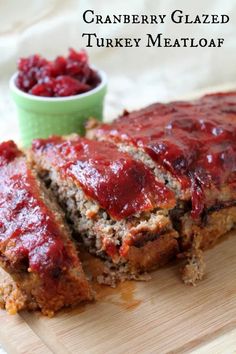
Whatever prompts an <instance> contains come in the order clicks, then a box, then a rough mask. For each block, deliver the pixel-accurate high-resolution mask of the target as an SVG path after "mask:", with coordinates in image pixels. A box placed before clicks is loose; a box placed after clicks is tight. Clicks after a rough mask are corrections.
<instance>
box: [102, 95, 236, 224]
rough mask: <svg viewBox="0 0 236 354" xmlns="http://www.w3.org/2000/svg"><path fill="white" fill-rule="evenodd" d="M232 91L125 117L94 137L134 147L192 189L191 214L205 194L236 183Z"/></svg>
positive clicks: (235, 99)
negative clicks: (212, 188) (131, 144)
mask: <svg viewBox="0 0 236 354" xmlns="http://www.w3.org/2000/svg"><path fill="white" fill-rule="evenodd" d="M235 128H236V92H232V93H227V94H223V93H220V94H214V95H207V96H204V97H203V98H202V99H199V100H198V101H195V102H172V103H169V104H154V105H151V106H149V107H147V108H145V109H142V110H140V111H136V112H133V113H125V114H124V115H123V116H122V117H120V118H118V119H117V120H116V121H115V122H114V123H112V124H111V125H109V124H103V125H102V126H101V127H100V128H99V129H98V130H97V133H96V134H97V136H98V137H108V138H109V139H113V140H114V141H116V142H119V141H123V142H128V143H133V144H134V145H135V146H138V147H141V148H143V149H144V150H145V151H146V152H147V153H148V155H149V156H150V157H151V158H152V159H153V160H154V161H155V162H156V163H157V165H158V166H159V167H161V168H164V169H166V170H168V171H169V172H170V173H171V174H172V175H173V176H174V177H175V178H177V179H178V180H179V182H180V183H181V185H182V188H183V190H185V189H187V188H190V189H191V194H192V215H193V217H198V216H199V215H200V214H201V212H202V211H203V208H204V204H205V196H204V194H205V192H204V191H205V189H206V188H210V187H211V186H215V187H216V188H217V187H219V186H220V185H222V184H224V183H228V184H229V182H230V183H231V184H232V185H233V183H234V185H235V182H236V129H235Z"/></svg>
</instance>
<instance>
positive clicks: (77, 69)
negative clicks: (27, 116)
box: [16, 49, 101, 97]
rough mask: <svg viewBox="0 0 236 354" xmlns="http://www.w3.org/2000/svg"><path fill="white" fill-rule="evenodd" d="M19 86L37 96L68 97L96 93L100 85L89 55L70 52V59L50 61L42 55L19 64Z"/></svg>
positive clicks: (68, 57)
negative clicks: (91, 66)
mask: <svg viewBox="0 0 236 354" xmlns="http://www.w3.org/2000/svg"><path fill="white" fill-rule="evenodd" d="M17 68H18V75H17V78H16V86H17V87H18V88H19V89H21V90H22V91H24V92H27V93H30V94H32V95H36V96H46V97H64V96H73V95H78V94H79V93H83V92H87V91H90V90H92V89H93V88H94V87H96V86H97V85H98V84H99V83H100V81H101V80H100V78H99V76H98V74H97V72H96V71H95V70H93V69H92V68H90V66H89V63H88V56H87V54H86V52H84V51H82V50H81V51H80V52H76V51H75V50H74V49H69V54H68V56H67V57H62V56H59V57H57V58H56V59H55V60H54V61H49V60H47V59H45V58H43V57H41V56H40V55H38V54H35V55H31V56H29V57H28V58H21V59H19V61H18V67H17Z"/></svg>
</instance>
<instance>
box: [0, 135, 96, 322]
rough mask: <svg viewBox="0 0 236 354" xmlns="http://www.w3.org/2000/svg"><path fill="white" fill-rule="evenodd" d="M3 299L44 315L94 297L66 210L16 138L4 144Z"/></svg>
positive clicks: (0, 199) (0, 153)
mask: <svg viewBox="0 0 236 354" xmlns="http://www.w3.org/2000/svg"><path fill="white" fill-rule="evenodd" d="M0 205H1V208H0V219H1V225H0V227H1V242H0V264H1V266H2V268H3V269H4V270H5V271H6V272H8V273H9V274H10V275H11V277H12V279H13V282H12V283H9V282H5V284H3V285H2V286H1V292H0V293H1V304H2V306H3V304H4V303H5V307H6V309H7V310H8V311H9V312H10V313H14V312H16V311H18V310H21V309H25V308H26V309H30V310H32V309H40V310H41V311H42V313H44V314H46V315H49V316H51V315H53V313H54V312H55V311H57V310H59V309H60V308H62V307H64V306H70V305H75V304H77V303H78V302H81V301H88V300H91V299H92V298H93V295H92V291H91V288H90V286H89V284H88V281H87V279H86V277H85V274H84V272H83V270H82V266H81V263H80V261H79V259H78V255H77V250H76V248H75V246H74V244H73V241H72V239H71V234H70V231H69V228H68V226H67V225H66V223H65V220H64V216H63V213H62V211H61V210H60V209H59V207H58V206H57V204H56V203H55V201H54V197H53V196H52V195H51V194H49V193H48V191H46V189H45V187H44V186H43V184H42V183H41V182H40V180H39V179H38V178H37V176H36V173H35V171H34V170H33V169H32V166H31V165H30V164H29V163H28V162H27V161H26V159H25V157H24V156H23V154H22V153H21V152H20V151H19V150H18V149H17V147H16V146H15V144H14V143H13V142H6V143H2V144H1V145H0Z"/></svg>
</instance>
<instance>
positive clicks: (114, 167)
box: [33, 137, 175, 220]
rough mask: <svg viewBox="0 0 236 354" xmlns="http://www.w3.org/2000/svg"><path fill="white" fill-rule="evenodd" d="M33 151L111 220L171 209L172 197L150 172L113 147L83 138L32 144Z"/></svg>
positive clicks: (38, 141)
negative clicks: (75, 184) (104, 211)
mask: <svg viewBox="0 0 236 354" xmlns="http://www.w3.org/2000/svg"><path fill="white" fill-rule="evenodd" d="M33 150H34V152H35V153H36V154H37V153H39V155H43V156H46V159H47V160H49V162H50V163H51V164H52V165H53V166H54V167H55V168H56V169H58V171H59V173H61V175H62V177H63V178H67V177H70V178H72V179H73V180H74V182H75V183H78V184H79V185H80V186H81V188H82V189H83V191H84V193H85V194H86V195H87V196H88V197H90V198H92V199H94V200H96V201H97V202H98V203H99V205H100V206H101V207H102V208H104V209H105V210H107V212H108V213H109V214H110V215H111V216H112V217H113V218H114V219H117V220H119V219H122V218H125V217H128V216H130V215H132V214H135V213H138V212H142V211H148V210H152V209H153V208H156V207H160V208H162V207H163V208H164V207H173V206H174V204H175V200H174V195H173V193H172V192H171V191H170V190H169V189H167V188H166V187H165V185H163V184H162V183H160V182H158V181H157V180H156V179H155V177H154V175H153V174H152V172H151V171H150V170H149V169H148V168H147V167H146V166H145V165H144V164H143V163H141V162H137V161H135V160H134V159H133V158H132V157H131V156H130V155H128V154H126V153H122V152H120V151H119V150H118V149H117V148H116V146H115V145H113V144H111V143H107V142H98V141H92V140H88V139H85V138H79V137H78V138H76V139H75V140H65V141H63V140H62V138H60V137H54V138H51V139H48V140H36V141H34V143H33Z"/></svg>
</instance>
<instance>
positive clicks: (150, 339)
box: [0, 232, 236, 354]
mask: <svg viewBox="0 0 236 354" xmlns="http://www.w3.org/2000/svg"><path fill="white" fill-rule="evenodd" d="M205 256H206V261H207V275H206V277H205V279H204V280H203V281H202V282H201V283H199V285H198V286H196V287H187V286H184V285H183V284H182V282H181V281H180V278H179V272H178V268H179V265H178V264H175V263H173V264H172V265H170V266H168V267H165V268H163V269H160V270H158V271H156V272H154V273H153V274H152V280H150V281H148V282H126V283H123V284H120V285H119V286H118V288H117V289H111V288H107V287H98V286H97V287H96V290H97V292H98V296H97V297H98V299H97V302H96V303H93V304H87V305H82V306H79V307H77V308H75V309H67V310H64V311H61V312H60V313H58V314H57V315H56V316H55V317H54V318H51V319H50V318H45V317H43V316H42V315H40V314H38V313H26V312H23V313H21V314H20V315H16V316H9V315H7V314H6V313H5V312H4V311H1V312H0V316H1V327H0V341H1V343H2V344H3V346H4V348H5V349H6V351H7V352H8V353H14V354H18V353H27V354H28V353H40V354H41V353H43V354H47V353H56V354H61V353H63V354H67V353H89V354H95V353H96V354H104V353H106V354H108V353H112V354H118V353H119V354H121V353H129V354H133V353H135V354H136V353H214V354H215V353H227V354H229V353H236V276H235V273H236V233H235V232H234V233H231V234H229V235H227V236H225V237H223V239H222V241H221V242H220V243H219V244H217V245H216V246H215V247H214V248H213V249H211V250H209V251H208V252H206V254H205Z"/></svg>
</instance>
